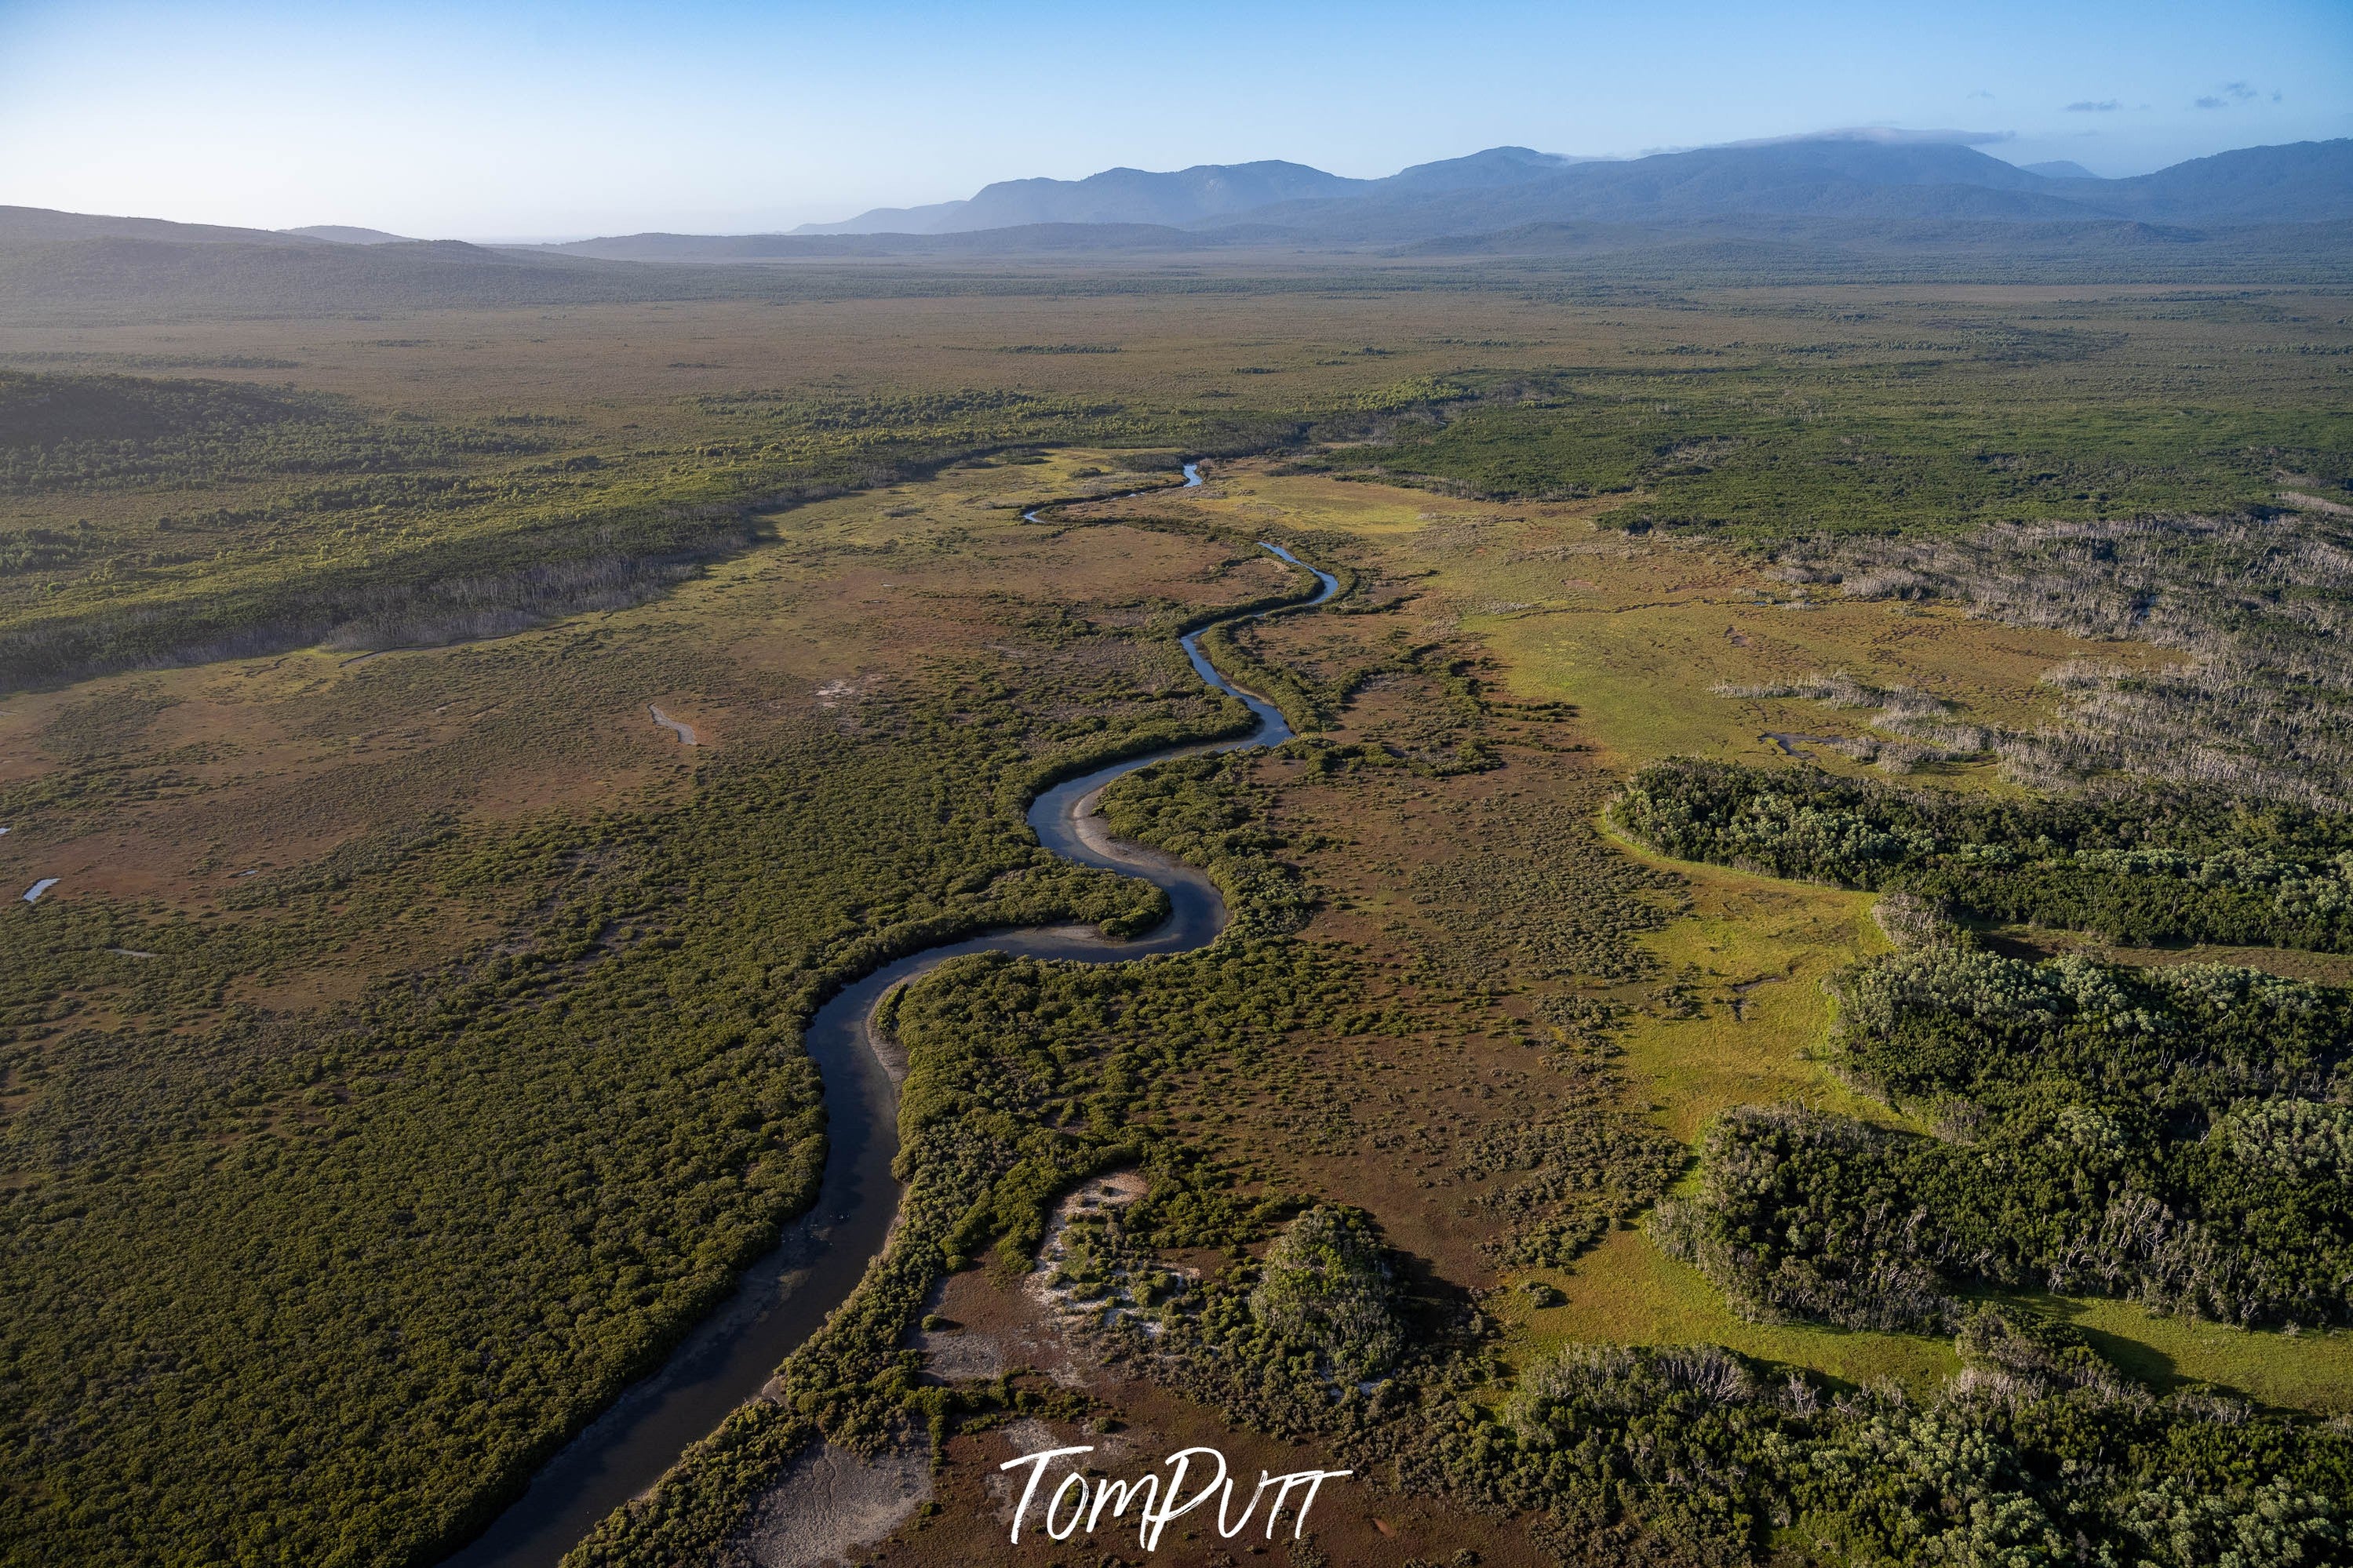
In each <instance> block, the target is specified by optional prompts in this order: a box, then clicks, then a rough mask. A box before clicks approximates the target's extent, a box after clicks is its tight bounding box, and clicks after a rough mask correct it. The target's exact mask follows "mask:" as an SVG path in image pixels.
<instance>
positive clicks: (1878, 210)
mask: <svg viewBox="0 0 2353 1568" xmlns="http://www.w3.org/2000/svg"><path fill="white" fill-rule="evenodd" d="M2348 237H2353V140H2340V141H2333V142H2297V143H2295V144H2294V145H2290V146H2280V147H2250V148H2243V149H2241V150H2240V151H2237V152H2232V153H2219V154H2217V155H2215V156H2213V157H2211V158H2199V159H2193V160H2191V161H2190V162H2188V163H2177V164H2175V165H2173V166H2172V167H2171V168H2168V169H2161V170H2159V171H2158V172H2157V173H2155V174H2143V175H2138V176H2137V177H2134V178H2131V179H2120V180H2109V179H2101V178H2099V177H2097V176H2095V175H2094V174H2091V173H2090V172H2089V171H2087V170H2085V169H2084V168H2082V167H2081V166H2080V165H2077V164H2073V163H2041V164H2035V165H2032V166H2030V167H2024V168H2021V167H2019V166H2017V165H2014V164H2010V163H2003V162H2002V161H2001V160H2000V159H1998V158H1992V157H1989V156H1987V155H1986V154H1985V153H1981V152H1978V151H1977V150H1976V149H1975V148H1973V147H1970V146H1967V145H1962V144H1959V143H1957V142H1937V141H1934V140H1924V139H1922V138H1920V137H1917V136H1912V137H1904V136H1887V135H1873V134H1871V133H1843V134H1832V135H1827V136H1822V137H1816V138H1810V139H1798V140H1788V141H1778V142H1764V143H1756V144H1749V145H1742V146H1730V147H1712V148H1704V149H1700V150H1698V151H1695V152H1688V153H1661V154H1658V155H1656V156H1652V157H1646V158H1633V159H1619V160H1600V159H1577V158H1567V157H1560V156H1556V155H1554V154H1550V153H1536V152H1531V151H1530V150H1528V149H1527V148H1525V147H1495V148H1490V149H1489V150H1487V151H1486V152H1483V153H1473V154H1472V155H1471V156H1469V157H1467V158H1452V159H1447V160H1444V161H1442V162H1439V163H1422V164H1417V165H1416V166H1414V167H1412V168H1409V169H1406V170H1403V171H1401V172H1399V173H1398V174H1391V175H1389V176H1388V177H1387V178H1385V179H1377V180H1355V179H1346V178H1344V177H1342V176H1340V175H1337V174H1326V173H1324V171H1322V170H1319V169H1312V168H1309V167H1307V166H1306V165H1304V164H1300V163H1276V162H1268V163H1236V164H1201V165H1198V166H1197V167H1194V168H1190V169H1183V170H1178V171H1176V172H1175V173H1170V174H1151V173H1146V172H1144V171H1141V170H1135V169H1112V170H1106V171H1104V172H1103V173H1102V174H1094V175H1091V176H1089V177H1088V178H1086V179H1083V180H1011V181H1006V182H1003V183H1000V184H993V185H990V186H987V188H986V189H984V190H982V191H980V192H978V193H977V194H976V195H974V196H972V197H971V198H970V199H968V200H966V201H962V202H944V203H940V204H937V205H933V206H926V207H908V208H894V209H880V210H877V211H875V212H870V213H866V214H863V215H861V216H859V217H856V218H853V219H850V220H849V222H847V223H842V224H832V225H820V226H813V227H812V228H810V229H805V230H804V231H800V232H796V233H793V234H760V235H683V234H636V235H623V236H617V237H607V238H601V239H590V240H582V241H578V242H575V243H572V244H566V245H553V246H479V245H469V244H463V243H459V242H457V241H449V240H442V241H421V240H410V239H404V238H402V237H399V236H397V235H393V234H388V233H385V232H384V231H382V230H379V229H371V228H358V227H352V226H343V225H321V226H312V227H308V228H300V229H290V230H265V229H241V228H228V227H221V226H211V225H203V224H178V223H166V222H163V221H161V220H158V219H154V218H139V217H107V216H92V215H87V214H77V213H62V212H52V211H48V210H46V209H42V208H34V207H0V313H6V314H7V315H9V316H10V317H11V318H13V319H20V320H26V321H32V320H52V321H99V320H120V319H142V318H146V317H150V316H153V315H155V314H157V313H167V314H174V315H190V314H231V315H245V314H277V313H301V312H314V311H342V310H374V309H380V308H405V307H424V306H429V305H438V304H452V305H464V304H501V305H520V304H556V303H578V302H586V301H591V300H651V299H696V298H712V297H718V296H729V297H740V296H745V295H763V294H773V293H775V292H776V291H777V290H779V289H790V288H794V287H798V285H797V284H795V283H793V282H792V281H791V280H790V278H789V269H787V271H786V272H780V271H779V270H778V268H776V265H775V264H777V263H804V264H807V263H825V262H834V263H850V262H856V261H860V260H861V259H872V258H883V259H923V258H966V259H979V258H990V259H1003V260H1006V261H1008V262H1009V261H1013V260H1018V259H1019V258H1040V259H1050V258H1084V257H1087V256H1091V255H1092V256H1102V257H1106V258H1148V257H1151V256H1155V255H1179V254H1196V253H1203V252H1219V251H1247V250H1253V249H1256V250H1281V251H1282V252H1285V253H1287V254H1291V255H1293V256H1298V255H1301V254H1302V253H1322V254H1335V255H1345V254H1349V253H1356V254H1369V255H1377V256H1389V257H1395V258H1409V257H1420V258H1430V259H1431V260H1432V261H1433V263H1435V262H1436V261H1437V260H1438V259H1439V258H1468V257H1480V256H1545V255H1550V256H1556V257H1560V258H1578V259H1579V261H1580V264H1581V265H1585V264H1590V265H1602V264H1604V263H1606V264H1607V265H1608V266H1609V267H1610V268H1612V269H1614V270H1616V271H1618V272H1622V273H1627V274H1633V275H1653V276H1655V275H1660V274H1662V273H1664V272H1668V271H1683V272H1685V273H1686V274H1690V273H1691V269H1694V268H1697V269H1699V270H1700V272H1703V273H1706V274H1711V275H1733V274H1754V275H1776V276H1788V277H1797V276H1816V277H1820V276H1832V275H1847V274H1851V273H1852V272H1853V271H1854V270H1855V269H1856V268H1868V269H1875V270H1876V272H1877V273H1878V274H1880V275H1889V274H1891V273H1892V272H1901V273H1905V274H1906V275H1915V276H1916V275H1925V274H1930V273H1934V274H1936V275H1940V276H1964V275H1966V276H2012V277H2014V276H2024V275H2027V274H2036V275H2041V276H2051V277H2057V276H2062V275H2065V276H2094V275H2095V276H2099V277H2103V278H2116V279H2123V278H2142V279H2149V280H2171V279H2189V278H2193V277H2195V278H2204V277H2222V276H2230V275H2232V269H2233V268H2236V269H2238V275H2240V276H2242V277H2251V278H2252V277H2263V278H2274V279H2288V280H2295V281H2309V280H2314V279H2322V278H2327V279H2344V278H2347V277H2348V276H2353V245H2348ZM671 263H697V264H700V265H696V266H691V267H688V266H676V265H666V264H671ZM747 264H762V265H747Z"/></svg>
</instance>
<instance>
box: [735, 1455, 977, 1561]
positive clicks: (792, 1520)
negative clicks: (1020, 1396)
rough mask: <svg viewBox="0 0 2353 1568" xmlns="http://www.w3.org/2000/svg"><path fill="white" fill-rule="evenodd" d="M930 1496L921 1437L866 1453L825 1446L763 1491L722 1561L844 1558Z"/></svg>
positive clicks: (881, 1534) (878, 1537) (877, 1537)
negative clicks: (867, 1455)
mask: <svg viewBox="0 0 2353 1568" xmlns="http://www.w3.org/2000/svg"><path fill="white" fill-rule="evenodd" d="M931 1496H932V1461H931V1455H930V1452H929V1448H928V1446H927V1445H925V1444H924V1443H923V1442H922V1441H921V1440H920V1439H918V1440H912V1441H908V1442H904V1443H902V1444H901V1445H899V1446H897V1447H891V1448H886V1449H884V1450H883V1451H882V1452H881V1453H880V1454H878V1455H876V1456H875V1457H873V1458H865V1457H863V1456H861V1455H859V1454H854V1453H851V1452H850V1451H849V1449H847V1448H838V1447H834V1446H833V1445H832V1444H830V1443H828V1444H827V1445H825V1447H821V1448H816V1449H812V1450H811V1451H810V1452H808V1453H807V1454H805V1455H803V1456H802V1457H801V1458H798V1459H796V1460H794V1461H793V1464H792V1468H790V1469H788V1470H786V1472H785V1473H784V1476H783V1477H782V1478H781V1479H779V1480H778V1481H777V1482H776V1485H774V1486H772V1487H770V1488H769V1489H767V1490H766V1491H765V1493H763V1494H762V1495H761V1498H760V1500H759V1501H758V1502H757V1503H754V1505H753V1508H752V1513H751V1517H750V1518H749V1520H747V1521H745V1523H744V1528H743V1530H742V1531H739V1532H738V1533H737V1535H736V1537H735V1539H734V1540H733V1541H731V1542H728V1544H727V1548H726V1550H725V1552H723V1557H722V1561H723V1562H724V1563H728V1564H731V1565H738V1564H740V1565H744V1568H825V1565H826V1564H830V1563H848V1562H849V1561H851V1560H852V1558H853V1557H854V1556H856V1555H858V1554H861V1553H862V1552H864V1550H865V1548H867V1547H869V1546H871V1545H873V1544H874V1543H875V1542H878V1541H881V1539H883V1538H884V1537H885V1536H887V1535H889V1534H890V1533H891V1532H892V1531H894V1530H896V1529H898V1528H899V1526H900V1525H901V1524H902V1522H904V1521H906V1519H907V1518H908V1516H909V1515H911V1514H913V1512H914V1511H915V1510H916V1509H918V1508H920V1507H922V1506H923V1504H924V1503H926V1502H928V1501H930V1500H931Z"/></svg>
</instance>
